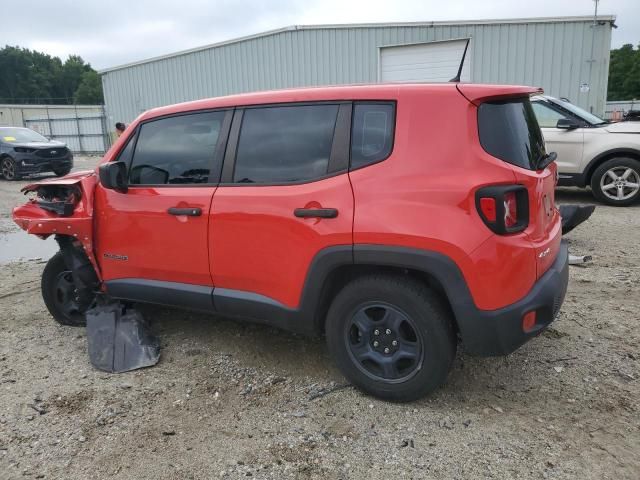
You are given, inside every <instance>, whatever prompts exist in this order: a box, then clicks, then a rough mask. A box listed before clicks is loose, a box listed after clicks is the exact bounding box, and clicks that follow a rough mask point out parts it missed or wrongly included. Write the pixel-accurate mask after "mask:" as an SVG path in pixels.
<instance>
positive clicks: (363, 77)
mask: <svg viewBox="0 0 640 480" xmlns="http://www.w3.org/2000/svg"><path fill="white" fill-rule="evenodd" d="M614 21H615V17H614V16H610V15H607V16H599V17H597V20H596V21H594V18H593V17H560V18H526V19H510V20H482V21H466V22H414V23H389V24H354V25H318V26H293V27H287V28H282V29H279V30H273V31H269V32H265V33H260V34H256V35H251V36H248V37H243V38H238V39H234V40H229V41H226V42H220V43H217V44H214V45H207V46H204V47H200V48H194V49H191V50H187V51H183V52H177V53H173V54H170V55H165V56H162V57H157V58H151V59H148V60H142V61H139V62H134V63H130V64H127V65H122V66H118V67H113V68H108V69H105V70H102V71H101V72H99V73H101V75H102V84H103V87H104V94H105V103H106V108H107V115H108V118H109V124H110V125H112V124H113V123H115V122H117V121H123V122H127V123H128V122H131V121H132V120H133V119H134V118H135V117H136V116H137V115H138V114H139V113H141V112H143V111H144V110H147V109H149V108H152V107H156V106H161V105H168V104H172V103H178V102H184V101H188V100H195V99H200V98H207V97H215V96H221V95H228V94H233V93H241V92H249V91H256V90H268V89H279V88H287V87H300V86H310V85H334V84H348V83H371V82H406V81H418V82H422V81H425V82H433V81H448V80H449V79H451V78H452V77H453V76H455V74H456V73H457V69H458V65H459V62H460V58H461V56H462V52H463V50H464V47H465V45H466V43H467V39H468V40H469V48H468V53H467V59H466V62H465V66H464V69H463V72H462V80H463V81H470V82H474V83H504V84H526V85H534V86H541V87H543V88H544V89H545V91H546V92H547V93H548V94H550V95H554V96H557V97H566V98H568V99H569V100H570V101H571V102H573V103H575V104H577V105H580V106H582V107H583V108H586V109H588V110H591V111H593V112H594V113H599V114H602V113H604V110H605V100H606V93H607V78H608V70H609V51H610V46H611V29H612V27H614V26H615V25H614Z"/></svg>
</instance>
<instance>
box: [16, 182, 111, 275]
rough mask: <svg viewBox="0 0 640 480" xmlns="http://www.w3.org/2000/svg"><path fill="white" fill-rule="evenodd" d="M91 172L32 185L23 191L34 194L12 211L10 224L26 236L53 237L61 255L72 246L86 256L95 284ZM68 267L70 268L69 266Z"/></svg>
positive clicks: (96, 271)
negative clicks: (27, 234) (91, 268)
mask: <svg viewBox="0 0 640 480" xmlns="http://www.w3.org/2000/svg"><path fill="white" fill-rule="evenodd" d="M96 181H97V178H96V175H95V173H94V172H90V171H89V172H78V173H74V174H71V175H67V176H66V177H64V178H60V179H53V180H44V181H42V182H36V183H31V184H29V185H27V186H25V187H23V188H22V190H21V191H22V192H24V194H25V195H29V194H35V196H32V197H31V198H30V199H29V201H28V202H27V203H25V204H24V205H21V206H19V207H16V208H14V209H13V221H14V222H15V223H16V224H17V225H18V226H19V227H20V228H22V229H23V230H24V231H26V232H27V233H30V234H33V235H37V236H38V237H40V238H42V239H45V238H48V237H49V236H51V235H55V237H56V240H57V241H58V243H59V244H60V241H61V240H62V241H63V244H64V245H63V244H61V245H60V249H61V250H62V251H63V252H64V250H65V249H67V248H68V247H73V248H74V249H78V250H80V251H81V252H84V255H85V256H86V257H87V260H88V261H89V263H90V264H91V265H92V266H93V269H94V273H95V276H96V279H97V280H98V282H99V281H100V269H99V267H98V263H97V262H96V259H95V256H94V253H93V192H94V189H95V185H96ZM68 266H69V267H70V268H71V266H72V265H68Z"/></svg>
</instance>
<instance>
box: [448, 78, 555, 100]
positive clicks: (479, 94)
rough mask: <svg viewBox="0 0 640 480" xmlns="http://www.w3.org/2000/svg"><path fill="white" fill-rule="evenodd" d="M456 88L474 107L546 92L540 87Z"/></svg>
mask: <svg viewBox="0 0 640 480" xmlns="http://www.w3.org/2000/svg"><path fill="white" fill-rule="evenodd" d="M456 88H457V89H458V91H459V92H460V93H461V94H462V96H463V97H465V98H466V99H467V100H469V101H470V102H471V103H473V104H474V105H479V104H481V103H482V102H486V101H487V100H496V99H499V98H505V97H506V98H509V97H527V96H531V95H540V94H542V93H544V90H543V89H542V88H540V87H527V86H524V85H483V84H474V83H458V84H456Z"/></svg>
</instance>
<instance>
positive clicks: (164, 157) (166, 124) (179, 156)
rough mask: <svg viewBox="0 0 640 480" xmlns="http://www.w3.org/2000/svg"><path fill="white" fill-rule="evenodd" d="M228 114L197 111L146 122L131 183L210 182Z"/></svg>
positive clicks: (140, 138)
mask: <svg viewBox="0 0 640 480" xmlns="http://www.w3.org/2000/svg"><path fill="white" fill-rule="evenodd" d="M224 115H225V112H204V113H193V114H188V115H179V116H175V117H168V118H162V119H160V120H154V121H151V122H147V123H144V124H143V125H142V126H141V127H140V132H139V134H138V141H137V143H136V147H135V152H134V154H133V160H132V162H131V168H130V169H129V184H130V185H164V184H183V183H184V184H193V183H207V182H208V181H209V173H210V169H211V168H212V162H213V156H214V153H215V148H216V143H217V142H218V136H219V133H220V127H221V125H222V120H223V118H224ZM127 148H128V145H127Z"/></svg>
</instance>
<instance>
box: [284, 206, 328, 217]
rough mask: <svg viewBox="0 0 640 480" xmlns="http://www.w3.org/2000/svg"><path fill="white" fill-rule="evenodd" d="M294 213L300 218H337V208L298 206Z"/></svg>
mask: <svg viewBox="0 0 640 480" xmlns="http://www.w3.org/2000/svg"><path fill="white" fill-rule="evenodd" d="M293 214H294V215H295V216H296V217H298V218H336V217H337V216H338V209H337V208H296V209H295V210H294V211H293Z"/></svg>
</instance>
